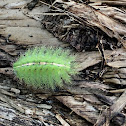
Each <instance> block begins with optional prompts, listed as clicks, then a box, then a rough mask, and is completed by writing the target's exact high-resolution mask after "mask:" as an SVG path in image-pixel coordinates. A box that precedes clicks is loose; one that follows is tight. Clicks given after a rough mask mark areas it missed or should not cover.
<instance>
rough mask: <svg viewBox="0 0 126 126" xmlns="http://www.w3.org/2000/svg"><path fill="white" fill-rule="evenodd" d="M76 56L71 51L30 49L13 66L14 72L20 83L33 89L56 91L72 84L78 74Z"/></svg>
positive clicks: (44, 48)
mask: <svg viewBox="0 0 126 126" xmlns="http://www.w3.org/2000/svg"><path fill="white" fill-rule="evenodd" d="M76 67H77V64H76V62H75V56H74V55H71V54H70V51H69V50H63V49H62V48H53V47H35V48H33V49H28V50H27V51H26V52H25V53H24V55H21V56H20V57H19V59H18V60H17V61H16V62H15V63H14V64H13V70H14V73H15V74H16V76H17V77H18V78H19V80H20V81H24V82H25V83H26V84H27V85H31V86H33V87H37V88H39V87H42V88H46V89H55V88H56V87H63V84H64V83H65V84H70V83H71V77H72V76H74V75H75V74H77V70H76Z"/></svg>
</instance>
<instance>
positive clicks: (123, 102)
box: [95, 90, 126, 126]
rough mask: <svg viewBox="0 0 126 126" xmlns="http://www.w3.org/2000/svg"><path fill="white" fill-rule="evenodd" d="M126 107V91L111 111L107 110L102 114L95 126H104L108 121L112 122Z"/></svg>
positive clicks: (111, 107)
mask: <svg viewBox="0 0 126 126" xmlns="http://www.w3.org/2000/svg"><path fill="white" fill-rule="evenodd" d="M125 105H126V90H125V91H124V92H123V94H122V95H121V96H120V97H119V98H118V100H117V101H115V103H114V104H113V105H111V106H110V108H109V109H106V110H105V111H103V112H102V115H100V117H99V118H98V120H97V122H96V123H95V126H101V125H103V124H104V123H105V122H106V119H109V120H111V119H112V118H113V117H115V116H116V115H117V114H119V112H120V111H122V109H123V108H124V107H125Z"/></svg>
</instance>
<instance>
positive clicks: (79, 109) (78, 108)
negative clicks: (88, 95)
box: [56, 96, 98, 124]
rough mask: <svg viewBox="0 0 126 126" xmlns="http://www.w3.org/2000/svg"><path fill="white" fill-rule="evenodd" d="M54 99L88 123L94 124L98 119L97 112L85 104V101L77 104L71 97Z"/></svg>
mask: <svg viewBox="0 0 126 126" xmlns="http://www.w3.org/2000/svg"><path fill="white" fill-rule="evenodd" d="M56 98H57V99H58V100H59V101H60V102H62V103H63V104H64V105H66V106H67V107H69V108H70V109H71V110H72V111H74V112H75V113H77V114H78V115H80V116H81V117H83V118H85V119H86V120H88V121H89V122H91V123H93V124H94V123H95V122H96V120H97V119H98V110H96V109H95V108H94V107H93V106H92V105H91V104H89V103H87V102H86V101H84V102H79V101H77V100H75V99H74V98H73V97H72V96H56Z"/></svg>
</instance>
